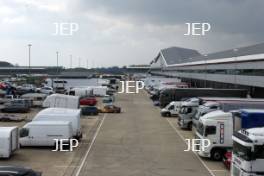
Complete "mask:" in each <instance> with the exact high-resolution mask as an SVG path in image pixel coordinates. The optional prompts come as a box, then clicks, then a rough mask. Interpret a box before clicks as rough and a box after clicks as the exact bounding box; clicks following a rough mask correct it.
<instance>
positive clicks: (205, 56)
mask: <svg viewBox="0 0 264 176" xmlns="http://www.w3.org/2000/svg"><path fill="white" fill-rule="evenodd" d="M204 59H205V64H204V66H205V68H204V71H205V75H204V87H205V88H206V86H207V85H206V82H207V55H206V54H205V55H204Z"/></svg>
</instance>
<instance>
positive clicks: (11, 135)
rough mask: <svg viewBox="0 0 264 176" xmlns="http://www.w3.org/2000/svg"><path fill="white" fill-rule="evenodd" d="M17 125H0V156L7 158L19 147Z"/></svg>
mask: <svg viewBox="0 0 264 176" xmlns="http://www.w3.org/2000/svg"><path fill="white" fill-rule="evenodd" d="M18 139H19V130H18V128H17V127H0V158H9V157H10V156H11V155H12V154H13V153H14V152H15V151H16V150H18V149H19V141H18Z"/></svg>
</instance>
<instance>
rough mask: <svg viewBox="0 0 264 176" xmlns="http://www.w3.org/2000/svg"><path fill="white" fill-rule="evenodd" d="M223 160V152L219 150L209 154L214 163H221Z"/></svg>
mask: <svg viewBox="0 0 264 176" xmlns="http://www.w3.org/2000/svg"><path fill="white" fill-rule="evenodd" d="M222 158H223V150H221V149H213V150H212V152H211V159H213V160H215V161H221V160H222Z"/></svg>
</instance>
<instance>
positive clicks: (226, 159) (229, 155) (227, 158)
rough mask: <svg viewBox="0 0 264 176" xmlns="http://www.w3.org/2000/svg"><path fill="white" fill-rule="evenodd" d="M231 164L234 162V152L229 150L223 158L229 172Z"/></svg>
mask: <svg viewBox="0 0 264 176" xmlns="http://www.w3.org/2000/svg"><path fill="white" fill-rule="evenodd" d="M231 162H232V151H231V150H229V151H227V152H226V153H225V154H224V156H223V163H224V165H225V166H226V167H227V169H229V170H230V166H231Z"/></svg>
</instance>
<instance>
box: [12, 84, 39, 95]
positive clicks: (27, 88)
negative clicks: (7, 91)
mask: <svg viewBox="0 0 264 176" xmlns="http://www.w3.org/2000/svg"><path fill="white" fill-rule="evenodd" d="M35 91H36V87H35V86H34V85H32V84H23V85H22V86H18V87H17V88H16V93H17V94H19V95H23V94H26V93H33V92H35Z"/></svg>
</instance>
